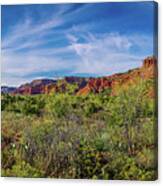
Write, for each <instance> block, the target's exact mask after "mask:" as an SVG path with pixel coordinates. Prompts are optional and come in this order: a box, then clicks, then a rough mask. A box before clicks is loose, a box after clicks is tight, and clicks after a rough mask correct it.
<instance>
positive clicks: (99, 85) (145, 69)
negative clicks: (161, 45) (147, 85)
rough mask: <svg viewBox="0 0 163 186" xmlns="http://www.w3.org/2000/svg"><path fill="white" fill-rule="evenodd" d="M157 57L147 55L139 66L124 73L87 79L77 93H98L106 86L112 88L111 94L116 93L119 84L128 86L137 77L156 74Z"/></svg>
mask: <svg viewBox="0 0 163 186" xmlns="http://www.w3.org/2000/svg"><path fill="white" fill-rule="evenodd" d="M156 65H157V59H156V58H155V57H148V58H146V59H144V61H143V65H142V67H140V68H137V69H133V70H129V71H128V72H126V73H119V74H113V75H111V76H107V77H102V78H92V79H89V81H88V83H87V85H86V86H85V87H84V88H83V89H80V90H79V91H78V93H77V95H87V94H89V93H90V92H94V93H99V92H101V91H103V90H105V89H107V88H111V89H112V95H116V89H117V87H120V86H126V87H127V86H130V85H132V84H134V83H136V82H137V81H138V79H149V78H152V77H155V75H156V70H155V69H156Z"/></svg>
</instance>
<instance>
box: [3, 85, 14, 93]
mask: <svg viewBox="0 0 163 186" xmlns="http://www.w3.org/2000/svg"><path fill="white" fill-rule="evenodd" d="M15 90H16V87H8V86H1V93H3V94H10V93H14V92H15Z"/></svg>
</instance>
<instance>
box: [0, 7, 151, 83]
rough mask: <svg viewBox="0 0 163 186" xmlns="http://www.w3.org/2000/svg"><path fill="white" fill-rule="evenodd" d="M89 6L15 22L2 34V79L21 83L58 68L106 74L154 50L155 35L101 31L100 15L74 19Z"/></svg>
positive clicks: (129, 65) (59, 70)
mask: <svg viewBox="0 0 163 186" xmlns="http://www.w3.org/2000/svg"><path fill="white" fill-rule="evenodd" d="M91 6H92V5H83V6H79V7H76V8H74V7H73V6H66V5H64V6H60V7H59V8H58V9H57V10H56V12H55V13H51V12H50V13H49V18H48V17H45V18H43V19H41V20H37V22H35V21H34V20H33V19H32V17H29V16H25V17H26V18H25V19H23V20H20V21H19V22H17V23H16V24H14V25H13V26H12V27H11V28H10V30H9V32H8V33H7V34H6V35H5V36H4V37H3V38H2V70H1V71H2V84H7V85H12V86H13V85H16V86H17V85H20V84H21V83H23V82H24V83H25V82H26V81H31V80H32V79H35V78H39V77H40V76H41V77H47V78H52V77H54V76H55V75H56V74H59V75H61V76H68V75H81V76H82V75H84V74H88V75H89V76H104V75H110V74H113V73H116V72H122V71H126V70H128V69H130V68H135V67H137V66H140V64H141V60H142V59H143V58H144V57H146V55H150V54H151V53H150V52H152V50H153V45H152V44H151V43H152V37H151V36H150V35H145V34H137V33H130V34H124V33H123V34H122V33H120V32H115V31H105V32H98V31H96V29H95V28H98V29H99V26H101V25H102V24H103V22H100V23H98V22H97V21H96V19H94V20H93V21H90V22H82V21H81V22H78V23H76V21H75V19H74V18H75V17H78V16H79V15H80V16H81V15H83V13H86V10H89V8H90V7H91ZM104 20H105V21H106V18H105V17H104ZM101 31H102V29H101ZM53 74H54V75H53Z"/></svg>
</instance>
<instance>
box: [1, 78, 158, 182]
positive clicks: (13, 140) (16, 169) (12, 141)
mask: <svg viewBox="0 0 163 186" xmlns="http://www.w3.org/2000/svg"><path fill="white" fill-rule="evenodd" d="M151 87H153V82H152V81H151V80H148V81H144V82H140V83H139V85H136V86H134V85H133V86H131V87H130V88H129V89H128V90H125V91H123V90H121V91H119V94H118V95H116V96H109V90H105V91H104V92H102V93H100V94H89V95H88V96H76V95H72V93H71V92H67V93H64V94H63V93H58V94H55V95H54V94H50V95H35V96H23V95H15V96H11V95H2V98H1V99H2V100H1V103H2V176H20V177H50V178H89V179H127V180H128V179H131V180H135V179H136V180H154V179H156V178H157V134H156V133H157V109H156V108H155V101H154V98H151V97H149V96H148V94H147V92H148V90H149V89H150V88H151Z"/></svg>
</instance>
